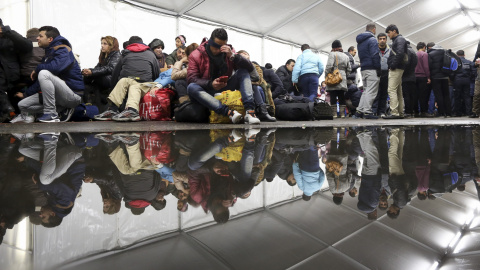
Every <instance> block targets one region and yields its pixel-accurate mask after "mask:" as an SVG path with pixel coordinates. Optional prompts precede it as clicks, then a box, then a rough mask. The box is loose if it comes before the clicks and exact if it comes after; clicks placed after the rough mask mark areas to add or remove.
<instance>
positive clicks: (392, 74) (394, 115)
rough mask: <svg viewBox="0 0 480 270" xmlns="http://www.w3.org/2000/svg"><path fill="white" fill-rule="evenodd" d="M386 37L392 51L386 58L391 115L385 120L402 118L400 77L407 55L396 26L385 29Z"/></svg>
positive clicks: (403, 40) (403, 41) (402, 38)
mask: <svg viewBox="0 0 480 270" xmlns="http://www.w3.org/2000/svg"><path fill="white" fill-rule="evenodd" d="M385 32H387V35H388V37H389V38H390V39H391V40H392V41H393V44H392V48H391V49H392V51H391V53H390V56H389V57H388V68H389V73H388V95H389V96H390V110H391V114H390V115H388V116H385V117H383V118H385V119H402V118H403V100H402V99H403V94H402V75H403V72H404V70H405V62H406V61H405V55H406V54H407V43H406V40H405V38H404V37H403V36H402V35H400V34H399V32H398V28H397V26H396V25H394V24H391V25H389V26H388V27H387V29H385Z"/></svg>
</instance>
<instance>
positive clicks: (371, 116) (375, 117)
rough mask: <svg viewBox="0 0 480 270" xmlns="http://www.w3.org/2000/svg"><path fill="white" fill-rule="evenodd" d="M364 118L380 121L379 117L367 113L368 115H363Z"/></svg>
mask: <svg viewBox="0 0 480 270" xmlns="http://www.w3.org/2000/svg"><path fill="white" fill-rule="evenodd" d="M363 118H364V119H378V116H376V115H375V114H373V113H366V114H364V115H363Z"/></svg>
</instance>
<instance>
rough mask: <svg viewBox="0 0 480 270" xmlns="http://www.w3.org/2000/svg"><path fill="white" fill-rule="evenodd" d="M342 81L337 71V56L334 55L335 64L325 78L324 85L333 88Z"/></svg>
mask: <svg viewBox="0 0 480 270" xmlns="http://www.w3.org/2000/svg"><path fill="white" fill-rule="evenodd" d="M342 80H343V78H342V74H340V70H338V56H337V53H335V64H334V66H333V67H332V71H330V72H329V73H328V74H327V76H326V77H325V83H326V84H327V85H328V86H335V85H337V84H339V83H341V82H342Z"/></svg>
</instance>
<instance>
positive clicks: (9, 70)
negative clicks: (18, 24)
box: [0, 24, 33, 87]
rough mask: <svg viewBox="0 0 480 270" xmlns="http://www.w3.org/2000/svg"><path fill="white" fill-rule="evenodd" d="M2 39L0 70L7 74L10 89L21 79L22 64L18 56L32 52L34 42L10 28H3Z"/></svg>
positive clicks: (0, 40) (6, 78)
mask: <svg viewBox="0 0 480 270" xmlns="http://www.w3.org/2000/svg"><path fill="white" fill-rule="evenodd" d="M0 27H1V28H2V37H0V70H3V72H5V78H4V79H5V80H6V82H7V85H9V87H12V86H13V85H12V83H13V82H15V81H17V80H18V79H20V63H19V62H18V58H17V55H18V54H26V53H29V52H31V51H32V48H33V45H32V42H31V41H30V40H28V39H26V38H24V37H22V36H21V35H20V34H19V33H17V32H15V31H13V30H11V29H10V27H9V26H3V25H1V24H0Z"/></svg>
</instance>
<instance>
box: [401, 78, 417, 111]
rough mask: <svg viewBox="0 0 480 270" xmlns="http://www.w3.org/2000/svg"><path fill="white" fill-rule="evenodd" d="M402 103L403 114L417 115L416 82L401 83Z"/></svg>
mask: <svg viewBox="0 0 480 270" xmlns="http://www.w3.org/2000/svg"><path fill="white" fill-rule="evenodd" d="M402 92H403V101H404V102H405V113H407V114H414V113H418V91H417V86H416V82H413V81H412V82H402Z"/></svg>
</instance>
